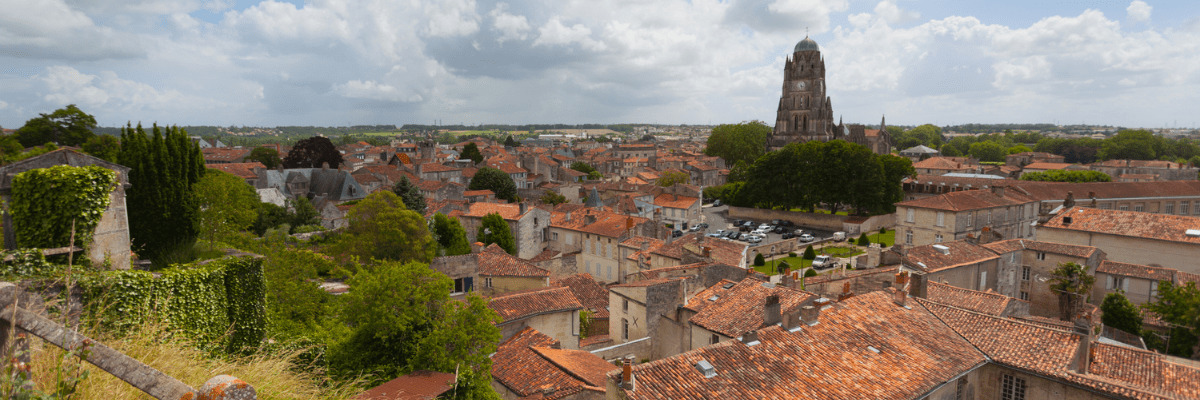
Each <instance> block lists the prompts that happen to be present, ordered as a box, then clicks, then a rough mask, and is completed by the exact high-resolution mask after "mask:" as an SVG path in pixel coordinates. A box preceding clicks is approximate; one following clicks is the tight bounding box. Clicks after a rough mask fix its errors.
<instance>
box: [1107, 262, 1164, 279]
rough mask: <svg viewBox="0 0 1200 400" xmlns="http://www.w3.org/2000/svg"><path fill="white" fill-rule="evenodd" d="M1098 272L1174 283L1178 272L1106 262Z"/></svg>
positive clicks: (1147, 266)
mask: <svg viewBox="0 0 1200 400" xmlns="http://www.w3.org/2000/svg"><path fill="white" fill-rule="evenodd" d="M1096 272H1103V273H1106V274H1110V275H1123V276H1130V277H1134V278H1142V279H1149V280H1155V281H1168V282H1172V283H1174V282H1175V274H1176V273H1177V272H1178V271H1176V270H1173V269H1170V268H1161V267H1151V266H1149V265H1139V264H1130V263H1123V262H1116V261H1109V260H1104V261H1101V262H1100V267H1098V268H1096Z"/></svg>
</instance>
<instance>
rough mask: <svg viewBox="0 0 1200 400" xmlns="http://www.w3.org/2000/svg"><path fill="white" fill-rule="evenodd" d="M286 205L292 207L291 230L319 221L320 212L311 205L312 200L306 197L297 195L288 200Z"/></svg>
mask: <svg viewBox="0 0 1200 400" xmlns="http://www.w3.org/2000/svg"><path fill="white" fill-rule="evenodd" d="M288 205H289V206H291V209H292V221H291V224H292V230H293V231H295V229H296V228H298V227H301V226H305V225H316V224H319V223H321V213H320V212H318V211H317V208H316V207H315V206H313V204H312V201H309V200H308V198H307V197H297V198H294V199H290V200H288Z"/></svg>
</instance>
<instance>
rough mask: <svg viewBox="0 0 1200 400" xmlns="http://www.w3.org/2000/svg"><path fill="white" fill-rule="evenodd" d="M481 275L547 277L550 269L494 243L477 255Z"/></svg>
mask: <svg viewBox="0 0 1200 400" xmlns="http://www.w3.org/2000/svg"><path fill="white" fill-rule="evenodd" d="M476 256H477V257H478V265H479V275H486V276H514V277H529V278H545V277H548V276H550V271H547V270H544V269H541V268H538V267H537V266H536V265H533V264H532V263H530V262H529V261H525V260H522V259H520V258H517V257H513V256H511V255H509V254H508V253H506V252H505V251H504V249H502V248H500V246H499V245H497V244H495V243H492V244H491V245H489V246H488V247H487V248H485V249H483V251H481V252H479V254H477V255H476Z"/></svg>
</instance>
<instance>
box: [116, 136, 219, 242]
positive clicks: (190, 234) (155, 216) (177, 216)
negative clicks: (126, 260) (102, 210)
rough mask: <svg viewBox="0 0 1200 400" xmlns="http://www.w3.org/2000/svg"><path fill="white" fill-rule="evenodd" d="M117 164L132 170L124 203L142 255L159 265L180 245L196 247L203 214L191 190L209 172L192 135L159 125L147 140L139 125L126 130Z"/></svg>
mask: <svg viewBox="0 0 1200 400" xmlns="http://www.w3.org/2000/svg"><path fill="white" fill-rule="evenodd" d="M118 159H119V160H120V163H121V165H124V166H127V167H129V168H130V171H129V183H130V188H129V190H128V191H127V192H126V195H125V201H126V208H127V210H128V215H129V236H130V238H131V239H132V241H133V246H134V248H135V249H137V251H138V253H139V254H140V255H142V256H146V257H149V258H150V259H154V260H158V259H159V258H160V256H161V255H165V254H167V253H168V252H170V251H172V250H173V249H174V248H177V247H178V246H191V244H192V242H194V241H195V239H196V234H197V224H196V222H197V215H198V213H199V211H200V207H199V203H198V201H197V199H196V197H195V196H194V195H193V192H192V186H193V185H195V184H196V183H197V182H199V181H200V176H201V175H202V174H203V173H204V170H205V168H204V157H203V156H202V155H201V154H200V147H199V146H197V145H196V143H194V142H192V141H191V139H188V135H187V131H184V130H183V129H180V128H178V127H170V128H166V129H162V128H159V126H158V125H154V126H153V128H152V134H151V135H147V134H146V131H145V130H144V129H142V126H141V125H140V124H139V125H138V126H137V128H133V127H130V126H128V125H126V127H125V128H123V129H122V130H121V153H120V154H119V156H118Z"/></svg>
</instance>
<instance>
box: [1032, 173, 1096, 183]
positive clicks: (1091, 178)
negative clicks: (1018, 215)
mask: <svg viewBox="0 0 1200 400" xmlns="http://www.w3.org/2000/svg"><path fill="white" fill-rule="evenodd" d="M1021 180H1023V181H1043V182H1076V183H1081V182H1112V177H1111V176H1108V174H1106V173H1103V172H1100V171H1067V170H1049V171H1041V172H1026V173H1024V174H1021Z"/></svg>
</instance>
